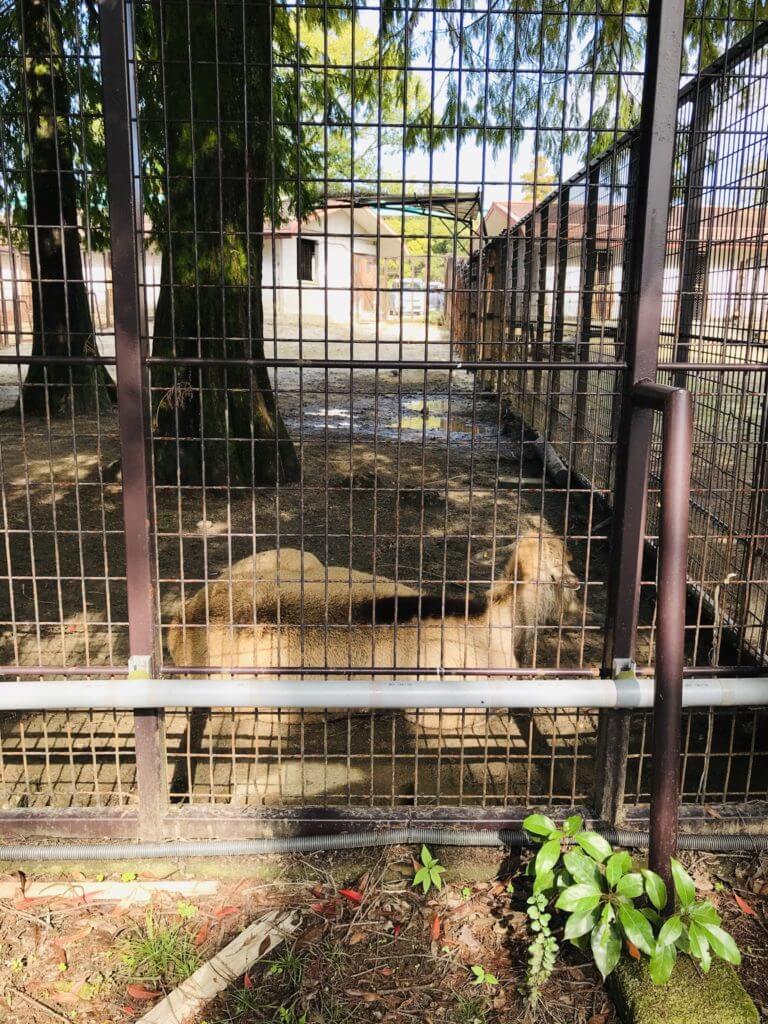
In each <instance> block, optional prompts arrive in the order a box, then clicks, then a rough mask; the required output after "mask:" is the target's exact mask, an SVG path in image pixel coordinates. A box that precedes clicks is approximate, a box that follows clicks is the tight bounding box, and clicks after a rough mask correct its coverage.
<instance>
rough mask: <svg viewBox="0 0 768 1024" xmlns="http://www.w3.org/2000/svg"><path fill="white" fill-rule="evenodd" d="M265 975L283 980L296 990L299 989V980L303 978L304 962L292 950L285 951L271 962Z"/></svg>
mask: <svg viewBox="0 0 768 1024" xmlns="http://www.w3.org/2000/svg"><path fill="white" fill-rule="evenodd" d="M267 974H270V975H276V976H278V977H282V978H284V979H285V980H286V981H287V982H288V984H289V985H290V986H291V988H292V989H294V990H296V989H298V988H300V987H301V980H302V978H303V977H304V960H303V958H302V957H301V956H297V955H296V953H294V952H293V950H290V949H287V950H285V951H284V952H283V953H282V954H281V955H280V956H278V957H276V958H275V959H274V960H273V961H272V962H271V964H270V965H269V967H268V968H267Z"/></svg>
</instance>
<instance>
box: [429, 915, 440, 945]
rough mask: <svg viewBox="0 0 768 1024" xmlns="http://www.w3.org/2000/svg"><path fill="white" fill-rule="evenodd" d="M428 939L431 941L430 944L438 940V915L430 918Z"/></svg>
mask: <svg viewBox="0 0 768 1024" xmlns="http://www.w3.org/2000/svg"><path fill="white" fill-rule="evenodd" d="M429 937H430V939H431V940H432V942H437V940H438V939H439V938H440V915H439V914H435V916H434V917H433V918H432V926H431V928H430V929H429Z"/></svg>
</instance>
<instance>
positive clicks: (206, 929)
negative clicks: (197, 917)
mask: <svg viewBox="0 0 768 1024" xmlns="http://www.w3.org/2000/svg"><path fill="white" fill-rule="evenodd" d="M210 930H211V925H210V922H209V921H206V922H205V924H204V925H202V926H201V927H200V928H198V930H197V932H196V933H195V939H194V942H195V945H196V946H202V944H203V943H204V942H205V940H206V939H207V938H208V934H209V933H210Z"/></svg>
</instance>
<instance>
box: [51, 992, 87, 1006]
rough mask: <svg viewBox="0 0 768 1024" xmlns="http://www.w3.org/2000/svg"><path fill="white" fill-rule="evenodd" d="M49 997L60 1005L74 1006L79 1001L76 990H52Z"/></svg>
mask: <svg viewBox="0 0 768 1024" xmlns="http://www.w3.org/2000/svg"><path fill="white" fill-rule="evenodd" d="M51 999H53V1001H54V1002H55V1003H61V1005H62V1006H75V1004H77V1003H79V1002H80V997H79V996H78V994H77V992H52V993H51Z"/></svg>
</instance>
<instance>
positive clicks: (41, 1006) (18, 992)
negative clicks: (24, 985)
mask: <svg viewBox="0 0 768 1024" xmlns="http://www.w3.org/2000/svg"><path fill="white" fill-rule="evenodd" d="M8 991H9V992H13V994H14V995H15V996H21V998H22V999H23V1000H25V1002H27V1003H29V1004H30V1005H31V1006H36V1007H37V1008H38V1010H43V1011H44V1012H45V1013H48V1014H50V1016H51V1017H55V1019H56V1020H61V1021H64V1024H72V1022H71V1020H70V1018H69V1017H65V1016H64V1014H63V1013H59V1011H58V1010H54V1008H53V1007H52V1006H49V1005H48V1003H44V1002H43V1001H42V999H35V997H34V996H31V995H29V994H28V993H27V992H25V991H24V990H23V989H20V988H14V986H13V985H9V986H8Z"/></svg>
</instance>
